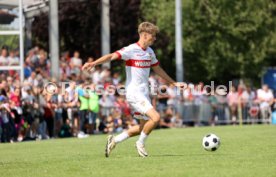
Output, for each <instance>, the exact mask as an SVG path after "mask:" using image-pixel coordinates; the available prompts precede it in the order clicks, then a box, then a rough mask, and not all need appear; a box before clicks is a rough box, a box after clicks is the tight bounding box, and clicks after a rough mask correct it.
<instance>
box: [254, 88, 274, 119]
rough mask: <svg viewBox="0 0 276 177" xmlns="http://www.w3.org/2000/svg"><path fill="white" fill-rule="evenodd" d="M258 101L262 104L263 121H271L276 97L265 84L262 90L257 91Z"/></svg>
mask: <svg viewBox="0 0 276 177" xmlns="http://www.w3.org/2000/svg"><path fill="white" fill-rule="evenodd" d="M257 101H258V103H259V104H260V111H261V119H262V121H265V120H266V121H267V122H268V123H269V122H270V121H271V112H272V111H271V106H272V104H273V102H274V96H273V93H272V91H271V90H270V89H269V87H268V85H266V84H264V85H263V86H262V89H259V90H258V91H257Z"/></svg>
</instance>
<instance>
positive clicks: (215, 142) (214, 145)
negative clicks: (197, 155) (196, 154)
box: [202, 133, 220, 151]
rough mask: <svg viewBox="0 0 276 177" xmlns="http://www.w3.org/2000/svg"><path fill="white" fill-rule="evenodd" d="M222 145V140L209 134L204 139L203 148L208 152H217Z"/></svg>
mask: <svg viewBox="0 0 276 177" xmlns="http://www.w3.org/2000/svg"><path fill="white" fill-rule="evenodd" d="M219 145H220V138H219V137H218V136H217V135H215V134H212V133H210V134H208V135H206V136H204V137H203V140H202V146H203V148H204V149H205V150H206V151H216V150H217V149H218V148H219Z"/></svg>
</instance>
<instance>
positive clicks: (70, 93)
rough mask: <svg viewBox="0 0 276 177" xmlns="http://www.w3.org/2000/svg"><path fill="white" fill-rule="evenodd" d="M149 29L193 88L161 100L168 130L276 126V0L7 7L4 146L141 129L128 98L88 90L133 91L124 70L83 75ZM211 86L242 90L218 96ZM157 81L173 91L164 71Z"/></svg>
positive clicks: (49, 0) (29, 2) (115, 66)
mask: <svg viewBox="0 0 276 177" xmlns="http://www.w3.org/2000/svg"><path fill="white" fill-rule="evenodd" d="M143 21H150V22H153V23H155V24H156V25H157V26H159V28H160V33H159V34H158V35H157V40H156V43H155V44H154V45H153V46H152V48H153V49H154V50H155V53H156V55H157V58H158V60H159V61H160V63H161V67H163V68H164V69H165V71H166V72H167V73H168V74H169V75H170V76H171V77H172V78H175V79H176V80H178V81H185V82H186V83H188V84H189V88H188V89H186V90H185V91H184V92H183V93H182V94H181V95H177V94H176V90H175V89H174V88H170V87H167V88H166V91H167V94H165V95H163V94H157V95H152V100H153V105H154V106H155V107H156V109H158V111H159V112H160V113H161V115H162V121H161V122H160V125H159V127H158V128H173V127H186V126H206V125H211V126H215V125H228V124H231V125H237V124H240V125H241V124H261V123H268V124H271V123H272V124H276V112H275V111H274V110H275V90H276V1H275V0H247V1H243V0H236V1H233V0H182V1H181V0H164V1H159V0H128V1H126V0H112V1H110V0H0V47H1V56H0V81H1V84H0V89H1V92H0V94H1V95H0V101H1V119H0V120H1V121H0V124H1V129H0V134H1V142H14V141H25V140H26V141H27V140H37V139H48V138H52V137H71V136H76V137H79V138H84V137H87V136H88V134H98V133H114V132H120V131H122V130H124V129H127V128H129V127H130V126H133V125H136V124H137V120H135V119H133V117H132V110H131V109H130V107H129V105H128V104H127V102H126V101H125V98H124V96H120V95H119V94H115V95H110V94H108V91H106V90H105V91H104V94H103V95H100V96H99V95H97V94H95V93H94V92H92V91H87V90H85V89H84V87H85V86H90V87H94V86H95V85H99V84H101V85H103V86H104V88H107V87H108V86H109V85H115V86H118V85H124V81H125V70H124V63H122V61H114V62H112V63H110V64H106V65H103V66H99V67H97V68H96V70H95V71H93V72H92V73H85V72H83V71H81V67H82V65H83V64H84V63H85V62H87V61H93V60H95V59H97V58H99V57H100V56H102V55H104V54H107V53H111V52H114V51H116V50H119V49H121V48H122V47H124V46H127V45H129V44H131V43H134V42H136V41H137V40H138V34H137V27H138V25H139V23H140V22H143ZM211 81H214V83H215V87H217V86H218V85H220V84H224V85H226V86H227V87H228V84H229V81H232V83H233V87H231V88H228V91H227V94H226V95H219V94H213V95H209V94H207V93H209V92H210V90H205V89H203V88H204V86H205V85H210V84H211ZM48 82H52V83H55V84H56V86H57V88H56V89H55V90H54V92H52V93H48V92H46V91H45V88H44V85H45V84H47V83H48ZM61 82H67V85H66V91H65V92H61V89H63V88H62V85H61V84H60V83H61ZM149 82H150V83H151V85H162V84H164V83H165V82H164V80H162V79H161V78H159V77H158V76H156V75H155V74H154V73H152V74H151V76H150V78H149Z"/></svg>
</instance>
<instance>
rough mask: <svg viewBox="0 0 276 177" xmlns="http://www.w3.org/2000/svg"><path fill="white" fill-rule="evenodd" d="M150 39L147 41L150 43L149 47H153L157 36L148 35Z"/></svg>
mask: <svg viewBox="0 0 276 177" xmlns="http://www.w3.org/2000/svg"><path fill="white" fill-rule="evenodd" d="M147 36H148V39H147V42H148V45H149V46H150V45H152V44H153V43H154V41H155V40H156V34H149V33H148V35H147Z"/></svg>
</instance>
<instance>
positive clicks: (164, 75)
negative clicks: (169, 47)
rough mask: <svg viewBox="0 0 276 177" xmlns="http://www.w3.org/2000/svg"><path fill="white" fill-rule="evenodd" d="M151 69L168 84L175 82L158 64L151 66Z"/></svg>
mask: <svg viewBox="0 0 276 177" xmlns="http://www.w3.org/2000/svg"><path fill="white" fill-rule="evenodd" d="M152 69H153V71H154V72H155V73H156V74H158V75H159V76H160V77H162V78H163V79H165V80H166V81H167V82H168V84H173V85H174V84H175V81H174V80H173V79H172V78H171V77H170V76H169V75H168V74H167V73H166V72H165V71H164V70H163V69H162V68H161V67H160V66H159V65H157V66H153V67H152Z"/></svg>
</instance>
